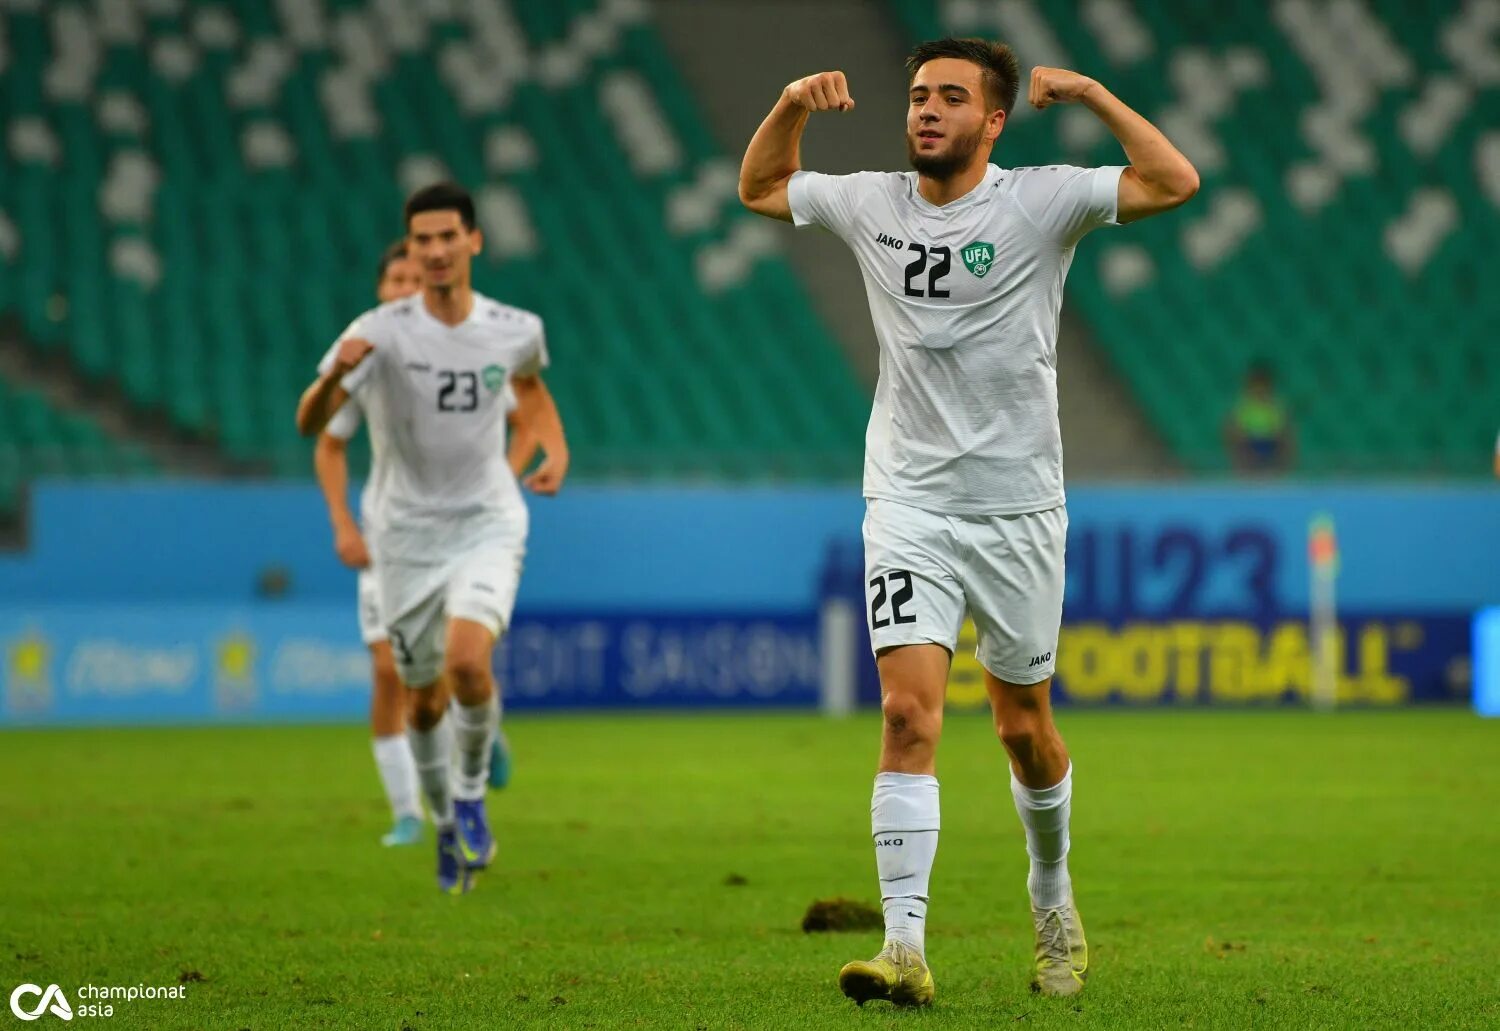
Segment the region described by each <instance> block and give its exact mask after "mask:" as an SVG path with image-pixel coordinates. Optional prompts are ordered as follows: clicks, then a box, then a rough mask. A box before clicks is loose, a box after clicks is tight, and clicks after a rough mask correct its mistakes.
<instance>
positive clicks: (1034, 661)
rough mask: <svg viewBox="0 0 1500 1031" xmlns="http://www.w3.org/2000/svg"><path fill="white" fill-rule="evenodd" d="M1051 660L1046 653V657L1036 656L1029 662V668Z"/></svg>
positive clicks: (1050, 654) (1050, 655) (1049, 653)
mask: <svg viewBox="0 0 1500 1031" xmlns="http://www.w3.org/2000/svg"><path fill="white" fill-rule="evenodd" d="M1051 658H1052V653H1051V652H1048V653H1047V654H1046V655H1038V656H1037V657H1036V658H1034V659H1032V660H1031V666H1040V665H1041V664H1042V663H1044V662H1047V661H1049V660H1050V659H1051ZM1028 668H1030V667H1028Z"/></svg>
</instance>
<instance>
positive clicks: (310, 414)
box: [297, 337, 375, 437]
mask: <svg viewBox="0 0 1500 1031" xmlns="http://www.w3.org/2000/svg"><path fill="white" fill-rule="evenodd" d="M374 349H375V345H373V344H371V343H370V342H369V341H368V340H362V339H360V338H359V337H345V338H344V339H343V340H341V341H339V349H338V352H337V353H336V354H335V355H334V359H333V364H331V365H330V366H329V367H328V369H327V371H326V372H324V373H323V374H322V375H320V376H319V377H318V378H317V379H315V380H313V383H312V385H311V386H310V387H308V388H307V389H306V390H304V391H303V392H302V398H301V399H300V400H299V401H298V402H297V432H298V433H300V434H302V435H303V436H304V437H313V436H316V435H317V434H319V433H322V432H323V428H324V427H325V426H327V425H328V420H329V419H332V418H333V413H334V412H336V411H338V410H339V408H340V407H341V406H342V405H343V403H344V402H345V401H347V400H349V392H348V391H347V390H345V389H344V386H343V380H344V376H345V375H346V374H347V373H349V372H351V371H353V369H354V367H355V366H357V365H358V364H359V363H360V362H362V361H364V360H365V357H366V356H367V355H369V353H370V352H371V351H373V350H374Z"/></svg>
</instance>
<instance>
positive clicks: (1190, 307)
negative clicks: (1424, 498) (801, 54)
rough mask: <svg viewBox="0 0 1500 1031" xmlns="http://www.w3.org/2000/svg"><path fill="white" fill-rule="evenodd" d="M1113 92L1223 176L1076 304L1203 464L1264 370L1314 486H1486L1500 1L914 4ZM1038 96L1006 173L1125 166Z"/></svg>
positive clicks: (1499, 188)
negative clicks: (1346, 482)
mask: <svg viewBox="0 0 1500 1031" xmlns="http://www.w3.org/2000/svg"><path fill="white" fill-rule="evenodd" d="M889 2H890V3H891V7H892V10H893V12H894V13H895V14H896V16H897V21H898V22H899V23H900V24H901V25H902V26H904V28H905V30H906V31H907V33H908V35H909V37H910V38H912V39H919V38H931V37H934V36H939V35H946V34H958V35H971V34H978V35H985V36H989V37H991V38H1000V39H1004V40H1006V41H1008V42H1010V43H1011V44H1012V45H1013V46H1014V47H1015V48H1016V50H1017V53H1018V55H1019V56H1020V57H1021V60H1022V64H1023V66H1024V67H1025V69H1026V70H1027V71H1028V72H1029V69H1030V67H1031V66H1033V65H1037V64H1046V65H1056V66H1062V67H1071V68H1076V69H1078V70H1081V71H1084V72H1086V73H1088V74H1092V75H1094V76H1095V77H1097V78H1099V79H1100V80H1101V81H1103V82H1105V84H1106V85H1108V86H1109V87H1110V88H1111V89H1113V90H1115V91H1116V92H1117V93H1118V94H1119V95H1120V96H1121V97H1123V98H1124V99H1126V100H1127V101H1128V102H1129V103H1131V104H1132V105H1133V106H1135V107H1136V108H1137V109H1139V110H1140V111H1142V113H1144V114H1145V115H1147V116H1148V117H1150V118H1152V119H1153V120H1154V121H1156V123H1157V124H1158V125H1159V126H1161V128H1162V129H1163V130H1164V131H1165V132H1166V133H1167V134H1168V135H1169V136H1170V137H1171V138H1172V139H1173V140H1174V141H1176V142H1177V143H1178V144H1179V146H1181V147H1182V149H1183V150H1184V151H1185V152H1186V153H1187V155H1188V156H1189V157H1190V158H1191V159H1192V160H1193V161H1194V163H1195V164H1196V165H1197V166H1198V169H1199V171H1200V173H1201V175H1202V180H1203V187H1202V190H1201V192H1200V193H1199V195H1198V197H1197V199H1196V200H1195V201H1194V202H1193V204H1192V205H1191V206H1190V207H1188V208H1185V209H1183V210H1182V211H1180V212H1177V213H1174V214H1172V215H1169V216H1167V217H1164V218H1161V219H1159V220H1155V221H1152V222H1147V223H1143V224H1141V225H1140V226H1137V227H1133V228H1131V229H1129V230H1127V231H1109V232H1104V233H1099V234H1096V235H1095V236H1093V237H1092V238H1090V239H1089V240H1088V241H1087V242H1086V243H1085V244H1084V245H1083V246H1081V247H1080V248H1079V254H1078V259H1077V261H1076V262H1075V264H1074V266H1073V270H1072V272H1071V274H1070V279H1069V290H1070V291H1071V292H1072V297H1073V299H1074V303H1076V304H1079V305H1080V306H1081V310H1082V311H1083V312H1084V314H1085V315H1086V317H1087V318H1088V320H1089V322H1090V324H1091V326H1092V328H1093V330H1094V332H1095V334H1096V336H1097V338H1098V340H1099V342H1100V344H1101V346H1103V347H1104V348H1105V350H1106V351H1107V352H1108V354H1109V355H1110V356H1111V358H1112V360H1113V362H1114V364H1115V367H1116V368H1117V370H1118V371H1119V373H1120V375H1121V376H1123V377H1124V378H1125V379H1126V380H1127V381H1128V382H1129V384H1130V385H1131V388H1132V389H1133V390H1134V392H1135V394H1136V396H1137V397H1138V398H1139V400H1140V402H1141V404H1142V406H1143V407H1144V408H1145V410H1146V411H1147V414H1148V416H1149V418H1150V419H1151V420H1152V421H1153V422H1154V424H1155V426H1156V427H1157V429H1158V430H1159V432H1160V433H1161V434H1162V435H1163V436H1164V438H1165V439H1166V440H1167V441H1168V442H1169V443H1170V444H1171V446H1172V447H1173V448H1174V450H1175V451H1176V452H1177V453H1178V454H1179V456H1180V457H1181V458H1182V459H1183V460H1184V462H1185V464H1187V465H1188V466H1189V467H1190V468H1193V469H1197V470H1200V471H1214V470H1220V469H1223V468H1225V467H1226V465H1227V462H1226V456H1225V453H1224V449H1223V447H1222V444H1221V440H1222V438H1221V434H1220V429H1221V426H1222V422H1223V420H1224V417H1225V415H1226V413H1227V412H1228V411H1229V409H1230V407H1231V405H1232V403H1233V401H1234V397H1235V393H1236V391H1237V390H1238V388H1239V385H1240V379H1241V374H1242V372H1243V370H1244V369H1245V368H1246V367H1247V366H1248V365H1249V364H1250V363H1251V362H1252V361H1254V360H1256V359H1263V360H1265V361H1268V362H1269V363H1271V365H1272V366H1273V367H1274V368H1275V369H1276V371H1277V374H1278V376H1279V379H1280V381H1281V385H1282V388H1283V390H1284V393H1285V395H1286V396H1287V398H1288V400H1289V402H1290V404H1291V407H1292V410H1293V412H1294V413H1295V420H1296V424H1297V428H1298V436H1299V443H1300V456H1299V464H1300V467H1301V468H1302V469H1303V470H1304V471H1307V472H1326V471H1341V472H1356V473H1377V472H1378V473H1411V474H1426V473H1470V474H1479V473H1483V472H1484V471H1485V470H1487V469H1488V467H1489V455H1490V453H1491V449H1492V447H1493V442H1494V437H1495V431H1496V428H1497V423H1500V291H1496V290H1494V289H1493V288H1486V287H1485V285H1484V284H1485V283H1486V282H1488V281H1489V280H1490V278H1491V277H1492V275H1493V274H1492V273H1491V274H1486V273H1484V272H1483V269H1484V268H1485V267H1486V266H1487V265H1488V264H1490V263H1491V261H1492V259H1491V253H1492V251H1493V249H1494V246H1495V241H1496V240H1500V129H1497V126H1500V88H1497V87H1500V0H1464V2H1462V3H1459V2H1455V3H1453V4H1448V5H1442V6H1441V7H1440V8H1439V7H1434V6H1433V5H1430V4H1423V3H1418V2H1415V0H1371V2H1365V0H1329V2H1326V3H1325V2H1321V0H1319V2H1314V0H1272V2H1269V3H1263V2H1261V0H1233V2H1225V3H1216V4H1212V5H1206V4H1197V3H1191V2H1185V0H1184V2H1160V3H1150V4H1145V3H1130V2H1127V0H1073V2H1056V3H1054V2H1051V0H1048V2H1045V3H1043V2H1041V0H940V2H936V3H934V2H932V0H889ZM1024 89H1025V88H1024V84H1023V87H1022V103H1021V106H1020V107H1018V109H1017V111H1016V112H1015V116H1014V118H1013V124H1011V125H1009V126H1008V127H1007V128H1006V130H1005V135H1004V136H1003V137H1002V139H1001V143H1000V146H999V147H998V148H997V151H996V160H997V161H999V162H1000V163H1002V164H1015V165H1027V164H1045V163H1052V162H1055V161H1067V162H1070V163H1074V164H1083V165H1089V164H1113V163H1119V162H1120V161H1121V160H1122V159H1121V157H1120V150H1119V147H1118V145H1117V144H1116V143H1115V142H1114V141H1113V140H1112V139H1110V138H1109V137H1108V136H1107V134H1106V133H1104V131H1103V129H1102V126H1100V125H1099V123H1098V122H1097V121H1096V120H1095V119H1094V118H1093V117H1092V116H1091V115H1090V114H1089V113H1088V112H1087V111H1085V110H1082V109H1080V108H1077V107H1066V108H1057V109H1053V110H1049V111H1047V112H1045V113H1041V114H1038V113H1036V112H1035V111H1032V110H1030V109H1029V108H1027V107H1026V106H1025V92H1024Z"/></svg>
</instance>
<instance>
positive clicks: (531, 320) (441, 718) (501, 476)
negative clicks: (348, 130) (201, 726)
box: [297, 183, 568, 892]
mask: <svg viewBox="0 0 1500 1031" xmlns="http://www.w3.org/2000/svg"><path fill="white" fill-rule="evenodd" d="M405 215H406V229H407V246H408V249H409V253H410V255H411V256H412V258H414V259H415V260H416V261H417V263H418V264H419V265H420V266H421V270H422V281H423V287H422V292H421V294H419V295H416V296H413V297H408V298H406V299H404V300H399V301H395V302H393V303H391V304H385V305H382V306H380V307H378V308H375V309H374V310H372V311H370V312H367V313H366V314H364V315H362V316H360V318H358V319H356V320H355V321H354V323H353V324H352V325H351V326H350V327H349V328H348V329H347V330H345V331H344V334H343V335H342V337H340V339H339V340H338V342H337V343H335V344H334V346H333V347H332V348H331V349H330V350H329V352H328V354H327V355H326V356H325V357H324V358H323V361H322V363H321V364H320V365H319V376H318V378H317V379H316V380H315V381H314V382H313V384H312V385H311V386H309V387H308V388H307V390H306V391H305V392H304V393H303V395H302V399H301V401H300V402H299V404H298V406H297V428H298V429H299V430H300V431H301V432H302V433H303V434H305V435H309V436H310V435H312V434H316V433H319V432H321V431H322V430H323V429H324V427H326V426H327V424H328V421H329V419H330V418H331V417H332V416H333V414H334V413H335V412H336V411H337V410H338V409H339V407H340V406H341V405H342V404H343V403H344V401H345V400H347V399H348V398H349V397H351V396H352V397H354V398H355V399H356V400H358V401H359V404H360V408H361V409H362V411H363V413H364V416H365V419H366V421H367V422H368V424H369V431H370V440H371V443H372V446H373V448H374V455H375V458H374V462H373V471H374V475H373V476H372V479H371V483H370V485H369V490H370V504H369V506H368V510H367V513H366V516H367V519H366V531H367V532H368V534H369V538H370V543H371V544H372V546H373V556H372V557H373V559H374V568H375V575H376V579H377V582H378V584H379V595H380V606H381V611H382V612H383V614H384V616H385V621H386V626H387V628H388V630H389V633H390V639H391V644H392V651H393V653H394V656H395V660H396V668H397V670H398V672H399V673H400V676H401V679H402V681H403V682H404V683H405V684H406V685H407V686H408V687H409V688H412V689H413V691H412V693H411V695H410V697H411V708H410V712H409V717H410V731H409V733H408V737H409V740H410V741H411V747H412V753H413V755H414V757H415V758H416V763H417V771H418V775H419V777H420V779H421V782H422V788H423V791H424V793H425V794H426V796H427V803H428V808H429V809H430V810H431V812H432V816H433V822H434V823H435V824H436V825H437V828H438V842H437V873H438V885H439V887H440V888H442V889H443V890H445V891H452V892H459V891H467V890H468V889H469V887H470V886H471V884H472V878H473V873H474V871H476V870H480V869H483V868H484V867H485V866H487V865H488V864H489V863H490V861H491V860H492V859H493V858H494V855H495V851H496V845H495V839H494V836H493V834H492V833H491V831H490V827H489V820H488V817H487V816H486V813H485V808H484V787H485V784H484V781H485V771H486V761H487V757H488V752H489V747H490V739H491V735H492V734H494V732H495V721H496V715H497V708H498V698H497V693H496V689H495V682H494V677H493V675H492V673H491V652H492V650H493V648H494V645H495V641H496V640H497V638H498V637H499V635H500V634H501V633H502V632H503V631H504V630H505V627H506V626H507V625H508V623H509V621H510V614H511V609H512V608H513V606H514V604H515V596H516V588H517V586H518V585H519V582H520V574H521V560H522V557H523V555H524V552H525V545H526V533H527V527H528V517H527V512H526V504H525V502H524V501H523V500H522V497H521V492H520V489H519V486H518V485H517V483H516V478H515V476H514V475H513V474H512V472H511V468H510V466H509V465H508V464H507V462H506V454H505V416H506V401H505V390H504V388H505V384H506V382H507V380H509V381H510V382H511V383H512V385H513V388H514V390H515V392H516V398H517V400H518V403H519V405H520V409H521V411H523V412H527V411H531V410H532V409H533V406H534V407H535V410H536V411H537V413H538V414H537V417H536V421H535V427H536V433H537V437H538V439H539V442H540V444H541V448H542V451H543V453H544V458H543V460H542V463H541V465H540V466H539V467H538V468H537V470H536V471H535V472H534V473H532V474H531V476H529V477H528V478H527V481H526V482H527V486H528V487H529V488H530V489H531V490H533V491H535V492H536V493H539V494H551V493H555V492H556V491H557V490H558V488H559V487H560V486H561V485H562V482H563V479H564V477H565V476H566V475H567V469H568V449H567V443H566V441H565V439H564V436H563V429H562V422H561V420H560V419H559V418H558V415H557V409H556V407H555V406H554V405H553V404H552V403H551V401H550V399H549V398H545V397H542V396H540V394H539V392H540V391H541V389H542V384H541V379H540V374H541V370H542V369H543V368H544V367H545V366H546V364H547V348H546V342H545V338H544V335H543V332H542V320H541V319H540V318H538V317H537V316H536V315H534V314H532V313H531V312H528V311H523V310H521V309H519V308H512V307H509V306H507V305H504V304H500V303H499V302H497V301H493V300H491V299H489V298H487V297H484V296H482V295H480V294H478V293H476V292H475V291H474V290H473V288H472V287H471V286H470V265H471V262H472V260H473V257H474V255H476V254H478V253H479V250H480V248H481V246H482V244H483V238H482V234H481V233H480V232H479V230H478V229H477V228H476V226H475V221H474V202H473V199H472V198H471V197H470V196H469V194H468V193H467V192H466V191H465V190H464V189H463V188H462V187H460V186H457V185H455V184H452V183H441V184H438V185H435V186H429V187H427V188H425V189H422V190H419V191H417V192H416V193H415V194H413V195H412V196H411V197H410V198H409V199H408V200H407V202H406V212H405ZM450 691H451V693H452V695H453V696H454V698H455V699H456V704H455V705H454V706H453V717H452V719H451V720H450V719H447V718H445V717H446V716H447V714H448V708H449V693H450ZM455 753H456V755H457V771H456V774H455V772H454V771H453V770H452V765H453V758H454V755H455Z"/></svg>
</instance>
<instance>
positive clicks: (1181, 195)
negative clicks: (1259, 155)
mask: <svg viewBox="0 0 1500 1031" xmlns="http://www.w3.org/2000/svg"><path fill="white" fill-rule="evenodd" d="M1029 99H1030V101H1031V106H1032V107H1035V108H1036V109H1037V110H1042V109H1043V108H1047V107H1050V106H1051V105H1053V104H1082V105H1083V106H1084V107H1086V108H1088V109H1089V110H1090V111H1092V112H1094V114H1095V115H1096V116H1098V118H1099V121H1101V122H1103V123H1104V127H1105V128H1107V129H1108V130H1109V131H1110V132H1111V133H1113V134H1114V137H1115V139H1117V140H1119V141H1120V146H1121V147H1124V148H1125V156H1126V157H1128V158H1129V159H1130V167H1129V168H1127V169H1125V172H1124V174H1123V175H1121V176H1120V197H1119V207H1118V210H1117V211H1116V217H1117V218H1118V219H1119V220H1120V221H1121V222H1133V221H1135V220H1136V219H1139V218H1146V217H1147V216H1148V215H1156V214H1160V213H1161V212H1163V211H1169V210H1170V209H1172V208H1175V207H1177V206H1178V205H1179V204H1184V203H1186V202H1187V201H1188V200H1189V199H1190V198H1191V197H1192V196H1193V194H1195V193H1197V192H1198V170H1197V169H1195V168H1194V167H1193V163H1192V162H1191V161H1189V160H1188V159H1187V158H1186V157H1185V156H1184V155H1183V153H1182V151H1180V150H1178V149H1177V148H1176V147H1174V146H1172V141H1171V140H1169V139H1167V138H1166V136H1164V135H1163V134H1162V131H1161V130H1160V129H1158V128H1157V127H1156V126H1154V125H1152V124H1151V123H1150V122H1149V121H1147V120H1146V119H1145V118H1143V117H1141V115H1139V114H1138V113H1136V112H1135V111H1134V110H1132V109H1131V107H1130V105H1128V104H1126V103H1125V102H1124V101H1123V100H1121V99H1120V98H1119V97H1117V96H1115V95H1114V94H1113V93H1111V92H1110V91H1109V90H1107V89H1105V88H1104V85H1103V83H1100V82H1099V81H1098V80H1096V79H1091V78H1089V77H1088V76H1087V75H1080V74H1079V73H1078V72H1072V71H1069V70H1068V69H1066V68H1046V67H1037V68H1033V69H1032V70H1031V92H1030V97H1029Z"/></svg>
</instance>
